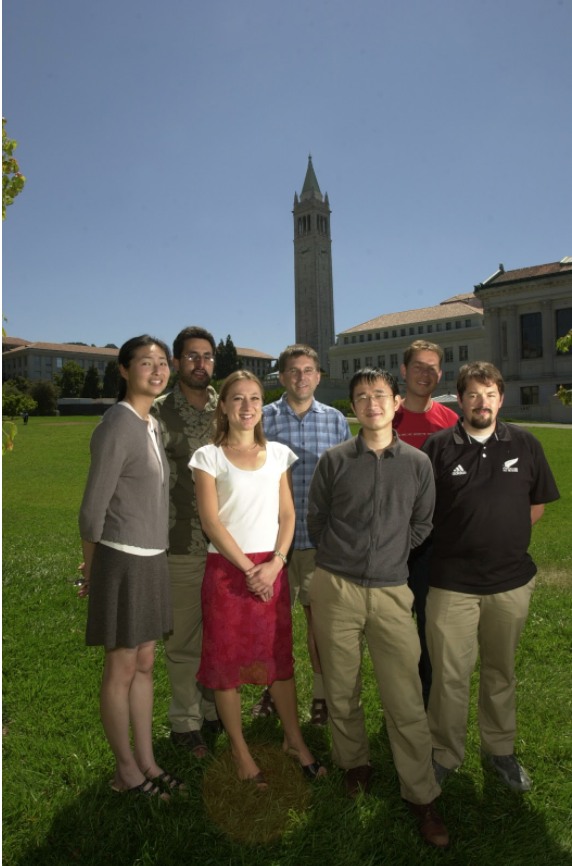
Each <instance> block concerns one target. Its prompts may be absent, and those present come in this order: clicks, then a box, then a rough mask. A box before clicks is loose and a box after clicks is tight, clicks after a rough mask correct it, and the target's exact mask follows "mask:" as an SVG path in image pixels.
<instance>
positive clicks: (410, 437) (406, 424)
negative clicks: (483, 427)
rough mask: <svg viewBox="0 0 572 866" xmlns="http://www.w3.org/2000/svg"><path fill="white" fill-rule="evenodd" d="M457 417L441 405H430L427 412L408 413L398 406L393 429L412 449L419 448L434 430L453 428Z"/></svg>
mask: <svg viewBox="0 0 572 866" xmlns="http://www.w3.org/2000/svg"><path fill="white" fill-rule="evenodd" d="M458 420H459V416H458V415H457V413H456V412H453V410H452V409H448V408H447V406H444V405H443V404H442V403H435V401H433V402H432V403H431V408H430V409H428V410H427V412H410V411H409V409H406V408H405V407H404V406H400V407H399V409H398V410H397V412H396V413H395V417H394V419H393V429H394V430H397V432H398V434H399V438H400V439H401V440H402V441H403V442H407V444H408V445H413V447H414V448H421V446H422V445H423V443H424V442H425V440H426V439H427V437H428V436H430V435H431V433H435V431H436V430H444V429H445V428H446V427H453V426H454V425H455V424H456V423H457V421H458Z"/></svg>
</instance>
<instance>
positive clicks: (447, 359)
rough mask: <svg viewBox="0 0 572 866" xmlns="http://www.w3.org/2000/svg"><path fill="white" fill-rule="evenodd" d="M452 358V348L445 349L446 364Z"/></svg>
mask: <svg viewBox="0 0 572 866" xmlns="http://www.w3.org/2000/svg"><path fill="white" fill-rule="evenodd" d="M452 360H453V350H452V349H445V363H446V364H448V363H450V362H451V361H452Z"/></svg>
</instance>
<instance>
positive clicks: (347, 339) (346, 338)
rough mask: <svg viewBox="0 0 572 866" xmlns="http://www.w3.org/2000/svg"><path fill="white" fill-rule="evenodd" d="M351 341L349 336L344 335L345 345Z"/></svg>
mask: <svg viewBox="0 0 572 866" xmlns="http://www.w3.org/2000/svg"><path fill="white" fill-rule="evenodd" d="M349 341H350V338H349V337H344V345H345V346H347V344H348V343H349Z"/></svg>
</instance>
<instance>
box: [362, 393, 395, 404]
mask: <svg viewBox="0 0 572 866" xmlns="http://www.w3.org/2000/svg"><path fill="white" fill-rule="evenodd" d="M392 397H393V394H359V395H358V396H357V397H356V398H355V400H354V402H355V403H359V404H360V405H362V404H365V403H367V401H368V400H371V402H372V403H383V402H384V400H391V398H392Z"/></svg>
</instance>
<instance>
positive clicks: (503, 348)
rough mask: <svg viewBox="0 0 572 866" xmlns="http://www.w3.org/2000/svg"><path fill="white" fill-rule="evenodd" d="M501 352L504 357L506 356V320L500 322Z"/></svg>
mask: <svg viewBox="0 0 572 866" xmlns="http://www.w3.org/2000/svg"><path fill="white" fill-rule="evenodd" d="M501 352H502V356H503V358H504V359H506V358H508V328H507V324H506V322H501Z"/></svg>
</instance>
